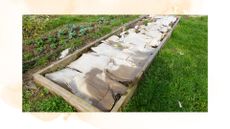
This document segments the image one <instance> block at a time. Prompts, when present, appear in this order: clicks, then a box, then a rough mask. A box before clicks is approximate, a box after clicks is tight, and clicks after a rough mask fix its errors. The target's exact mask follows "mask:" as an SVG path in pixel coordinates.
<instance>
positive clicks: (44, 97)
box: [22, 87, 76, 112]
mask: <svg viewBox="0 0 230 129" xmlns="http://www.w3.org/2000/svg"><path fill="white" fill-rule="evenodd" d="M22 103H23V104H22V111H23V112H74V111H76V110H75V109H74V107H72V106H70V105H69V104H68V103H67V102H66V101H65V100H64V99H63V98H61V97H58V96H56V95H52V94H51V93H49V91H48V90H47V89H45V88H42V87H40V90H39V91H36V90H34V91H33V90H28V89H23V102H22Z"/></svg>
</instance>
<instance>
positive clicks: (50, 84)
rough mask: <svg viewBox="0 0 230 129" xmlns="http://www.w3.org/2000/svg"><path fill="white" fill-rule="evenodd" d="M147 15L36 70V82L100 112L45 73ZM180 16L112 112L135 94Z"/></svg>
mask: <svg viewBox="0 0 230 129" xmlns="http://www.w3.org/2000/svg"><path fill="white" fill-rule="evenodd" d="M146 17H147V15H144V16H141V17H139V18H137V19H135V20H133V21H131V22H129V23H127V24H124V25H123V26H121V27H120V28H118V29H116V30H114V31H112V32H111V33H109V34H107V35H105V36H103V37H101V38H99V39H97V40H95V41H93V42H91V43H89V44H87V45H86V46H84V47H82V48H80V49H78V50H76V51H75V52H73V53H72V54H70V55H68V56H66V57H65V58H63V59H61V60H58V61H56V62H54V63H53V64H51V65H49V66H48V67H46V68H44V69H42V70H40V71H38V72H36V73H34V74H33V79H34V81H35V83H37V84H39V85H41V86H43V87H45V88H47V89H48V90H49V91H50V92H51V93H54V94H56V95H58V96H61V97H63V98H64V99H65V100H66V101H67V102H68V103H69V104H70V105H72V106H73V107H75V108H76V109H77V111H83V112H100V111H101V110H100V109H98V108H97V107H95V106H93V105H91V104H89V103H87V102H86V101H85V100H83V99H82V98H80V97H78V96H76V95H74V94H72V93H71V92H70V91H68V90H66V89H64V88H62V87H61V86H59V85H58V84H56V83H54V82H53V81H51V80H49V79H47V78H46V77H44V74H46V73H50V72H53V71H57V70H58V69H61V68H64V67H65V66H67V65H68V64H69V63H71V62H73V61H74V60H76V59H77V58H78V57H80V56H81V55H82V54H83V53H85V52H87V51H89V50H90V48H91V47H94V46H97V45H99V44H100V43H101V41H102V40H104V39H106V38H108V37H110V36H112V35H114V34H119V33H121V32H122V31H124V30H126V29H128V28H132V27H134V26H135V24H136V23H137V22H138V21H140V20H142V19H144V18H146ZM179 19H180V18H179V17H178V18H177V21H176V22H175V23H174V25H173V27H172V29H171V30H170V31H169V32H167V33H166V36H165V37H164V38H163V40H162V41H161V43H160V45H159V46H158V47H157V48H156V50H155V51H154V53H153V54H152V55H151V56H150V58H149V59H148V60H147V61H146V63H145V65H144V67H143V68H142V72H141V73H140V74H139V75H138V76H137V78H136V80H135V81H134V83H132V84H130V86H128V90H127V94H125V95H123V96H121V98H120V99H119V100H118V101H117V102H116V103H115V105H114V106H113V108H112V110H111V112H117V111H121V108H122V107H124V105H125V104H127V102H128V101H129V99H130V98H131V97H132V96H133V93H134V91H135V90H136V88H137V86H138V82H139V80H140V79H141V77H142V75H143V73H144V71H145V70H146V69H147V68H148V67H149V65H150V64H151V62H152V61H153V59H154V57H155V56H156V55H157V53H158V52H159V50H160V49H161V48H162V47H163V46H164V44H165V43H166V41H167V40H168V39H169V38H170V36H171V34H172V31H173V30H174V28H175V27H176V25H177V23H178V22H179Z"/></svg>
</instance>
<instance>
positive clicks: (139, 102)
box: [123, 16, 208, 112]
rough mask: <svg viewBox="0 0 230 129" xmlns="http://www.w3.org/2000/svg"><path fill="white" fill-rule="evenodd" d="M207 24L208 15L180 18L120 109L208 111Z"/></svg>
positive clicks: (131, 110) (129, 110) (140, 110)
mask: <svg viewBox="0 0 230 129" xmlns="http://www.w3.org/2000/svg"><path fill="white" fill-rule="evenodd" d="M207 23H208V17H207V16H203V17H182V19H181V21H180V22H179V24H178V26H177V27H176V29H175V30H174V32H173V34H172V36H171V38H170V40H169V41H168V42H167V44H166V45H165V46H164V48H163V49H162V50H161V51H160V53H159V55H157V57H156V58H155V60H154V62H153V63H152V64H151V66H150V67H149V69H148V70H147V72H146V73H145V74H144V78H143V80H142V81H140V83H139V85H138V88H137V90H136V92H135V94H134V96H133V97H132V99H131V100H130V101H129V103H128V104H127V105H126V107H124V109H123V111H127V112H181V111H182V112H183V111H185V112H207V111H208V76H207V72H208V71H207V67H208V64H207V59H208V54H207V53H208V49H207V44H208V40H207V34H208V26H207ZM178 101H180V102H181V104H182V108H180V107H179V104H178Z"/></svg>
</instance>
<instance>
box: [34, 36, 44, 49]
mask: <svg viewBox="0 0 230 129" xmlns="http://www.w3.org/2000/svg"><path fill="white" fill-rule="evenodd" d="M35 46H36V47H42V46H44V41H43V40H42V39H41V38H39V39H37V40H36V41H35Z"/></svg>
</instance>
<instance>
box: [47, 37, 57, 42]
mask: <svg viewBox="0 0 230 129" xmlns="http://www.w3.org/2000/svg"><path fill="white" fill-rule="evenodd" d="M48 42H49V43H55V42H57V38H56V37H55V36H53V35H49V37H48Z"/></svg>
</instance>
